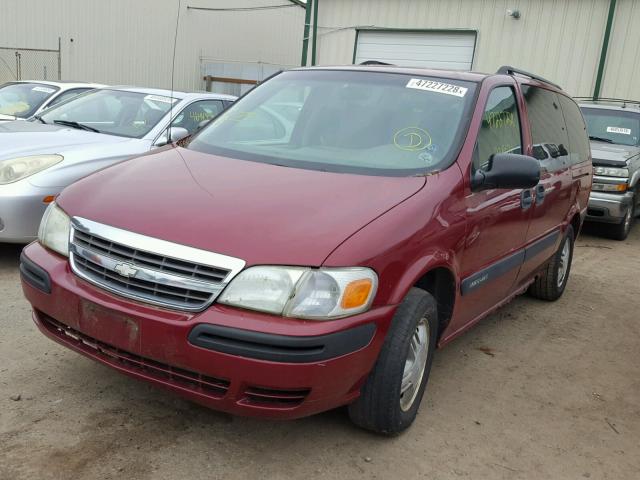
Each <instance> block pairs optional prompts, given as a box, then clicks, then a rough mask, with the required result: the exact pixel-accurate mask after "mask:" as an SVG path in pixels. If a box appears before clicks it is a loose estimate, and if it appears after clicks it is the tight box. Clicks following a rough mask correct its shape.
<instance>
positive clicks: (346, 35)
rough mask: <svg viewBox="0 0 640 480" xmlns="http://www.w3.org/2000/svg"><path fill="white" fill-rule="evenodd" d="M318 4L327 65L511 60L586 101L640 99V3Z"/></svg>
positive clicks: (340, 0)
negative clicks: (596, 96) (594, 97)
mask: <svg viewBox="0 0 640 480" xmlns="http://www.w3.org/2000/svg"><path fill="white" fill-rule="evenodd" d="M315 1H316V2H317V7H318V14H317V15H318V22H317V23H318V28H317V34H316V35H317V39H318V41H317V47H316V56H317V63H318V64H350V63H359V62H361V61H363V60H380V61H387V62H389V63H397V64H400V65H415V66H427V67H435V68H455V69H473V70H477V71H484V72H495V71H496V69H497V68H498V67H499V66H500V65H505V64H506V65H513V66H517V67H520V68H522V69H525V70H530V71H532V72H536V73H538V74H540V75H542V76H543V77H545V78H549V79H550V80H553V81H555V82H557V83H559V84H560V85H562V86H563V87H564V88H565V89H566V90H567V91H568V92H569V93H571V94H573V95H576V96H578V95H579V96H591V95H594V93H596V94H599V95H600V96H603V97H620V98H635V99H640V0H617V1H616V0H315ZM607 31H608V32H609V34H607ZM310 48H311V47H310Z"/></svg>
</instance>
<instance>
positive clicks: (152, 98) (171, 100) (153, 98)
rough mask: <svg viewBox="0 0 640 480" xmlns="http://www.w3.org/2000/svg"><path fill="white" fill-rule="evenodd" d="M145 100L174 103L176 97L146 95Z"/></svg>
mask: <svg viewBox="0 0 640 480" xmlns="http://www.w3.org/2000/svg"><path fill="white" fill-rule="evenodd" d="M144 99H145V100H149V101H150V102H161V103H176V102H177V101H178V99H177V98H169V97H162V96H160V95H147V96H146V97H144Z"/></svg>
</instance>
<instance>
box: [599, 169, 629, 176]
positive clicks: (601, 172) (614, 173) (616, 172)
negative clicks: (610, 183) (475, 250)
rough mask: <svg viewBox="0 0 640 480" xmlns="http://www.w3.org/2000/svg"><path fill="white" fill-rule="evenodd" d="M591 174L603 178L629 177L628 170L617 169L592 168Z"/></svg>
mask: <svg viewBox="0 0 640 480" xmlns="http://www.w3.org/2000/svg"><path fill="white" fill-rule="evenodd" d="M593 173H594V174H596V175H602V176H603V177H619V178H627V177H629V169H627V168H617V167H594V168H593Z"/></svg>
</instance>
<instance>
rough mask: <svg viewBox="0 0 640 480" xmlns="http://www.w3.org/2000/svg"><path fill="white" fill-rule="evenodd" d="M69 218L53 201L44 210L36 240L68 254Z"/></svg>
mask: <svg viewBox="0 0 640 480" xmlns="http://www.w3.org/2000/svg"><path fill="white" fill-rule="evenodd" d="M70 231H71V220H70V219H69V216H68V215H67V214H66V213H64V212H63V211H62V209H61V208H60V207H58V206H57V205H56V203H55V202H53V203H51V204H50V205H49V206H48V207H47V210H46V211H45V212H44V217H42V221H41V222H40V229H39V230H38V241H39V242H40V243H41V244H42V245H44V246H45V247H47V248H50V249H51V250H54V251H56V252H58V253H59V254H61V255H64V256H65V257H68V256H69V234H70Z"/></svg>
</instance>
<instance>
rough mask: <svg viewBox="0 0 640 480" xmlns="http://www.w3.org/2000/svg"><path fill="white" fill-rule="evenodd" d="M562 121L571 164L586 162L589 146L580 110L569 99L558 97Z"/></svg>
mask: <svg viewBox="0 0 640 480" xmlns="http://www.w3.org/2000/svg"><path fill="white" fill-rule="evenodd" d="M558 98H559V99H560V105H561V106H562V113H563V114H564V121H565V123H566V125H567V134H568V136H569V158H570V159H571V163H572V164H576V163H581V162H586V161H587V159H588V158H589V152H590V148H591V147H590V146H589V136H588V135H587V126H586V125H585V123H584V119H583V118H582V114H581V113H580V108H579V107H578V105H576V103H575V102H574V101H573V100H571V99H570V98H567V97H565V96H564V95H558Z"/></svg>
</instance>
